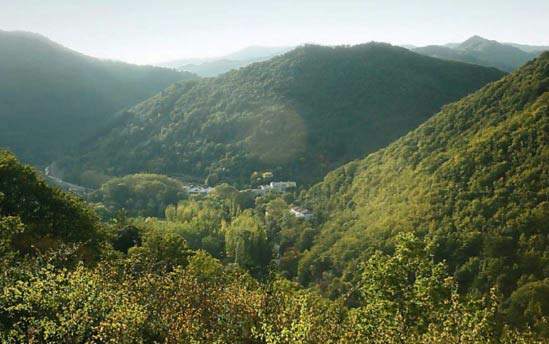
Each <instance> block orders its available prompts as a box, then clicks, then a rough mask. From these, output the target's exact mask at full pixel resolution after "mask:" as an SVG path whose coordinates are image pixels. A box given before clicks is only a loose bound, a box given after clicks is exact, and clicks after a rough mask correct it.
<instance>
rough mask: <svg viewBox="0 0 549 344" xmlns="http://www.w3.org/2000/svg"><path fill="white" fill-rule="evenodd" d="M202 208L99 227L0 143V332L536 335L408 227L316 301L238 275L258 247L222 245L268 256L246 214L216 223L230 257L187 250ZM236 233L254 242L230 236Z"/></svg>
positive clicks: (299, 339)
mask: <svg viewBox="0 0 549 344" xmlns="http://www.w3.org/2000/svg"><path fill="white" fill-rule="evenodd" d="M217 203H218V205H219V202H217ZM211 209H214V208H211ZM212 214H213V213H212V211H211V210H210V211H208V210H207V209H204V208H203V209H196V208H195V209H194V210H193V211H191V212H187V211H179V209H178V210H174V209H173V208H172V211H171V216H173V217H174V218H173V219H172V220H176V218H177V221H186V222H185V224H184V226H185V228H186V230H187V231H186V232H184V233H182V231H181V230H178V229H177V228H174V227H167V226H166V227H163V228H162V227H154V226H152V224H148V225H146V226H144V227H140V228H136V227H134V226H132V225H127V224H126V223H124V220H123V219H122V218H119V219H117V221H114V222H109V223H102V224H100V223H98V222H97V220H96V218H95V216H94V215H93V213H92V212H90V210H89V208H88V207H87V206H86V205H85V204H83V203H82V202H80V201H76V200H75V199H74V198H73V197H71V196H68V195H66V194H63V193H62V192H60V191H58V190H55V189H50V188H48V187H47V186H45V184H44V183H43V181H41V180H40V178H39V177H37V176H36V174H34V173H33V171H32V170H31V169H30V168H29V167H26V166H22V165H21V164H20V163H19V162H18V161H17V160H16V159H15V157H14V156H13V155H11V154H9V153H7V152H5V151H0V271H2V273H1V274H0V341H2V342H6V343H34V342H38V343H67V342H68V343H98V342H99V343H113V342H116V343H124V344H125V343H251V344H264V343H287V344H290V343H292V344H293V343H306V344H316V343H342V344H344V343H345V344H346V343H376V344H377V343H384V344H392V343H394V344H397V343H425V344H428V343H429V344H431V343H459V342H466V343H489V344H492V343H493V344H496V343H498V344H507V343H509V344H511V343H532V344H534V343H536V344H537V343H539V344H541V343H543V342H544V337H543V334H542V331H543V327H542V328H541V330H540V332H538V333H537V334H536V333H535V332H533V331H531V330H529V329H524V328H523V329H516V328H511V327H508V326H506V325H505V324H504V322H502V321H501V318H500V317H499V315H498V312H497V307H498V300H497V298H496V297H495V293H493V295H492V297H487V298H483V297H475V298H467V297H463V296H460V295H459V294H458V292H457V285H456V282H455V280H453V279H452V278H451V277H450V276H449V275H448V273H447V267H446V266H445V264H444V263H436V262H433V260H432V257H431V256H430V251H429V250H428V247H427V246H426V244H425V243H424V242H423V241H422V240H420V239H419V238H418V237H416V236H414V235H402V236H399V237H398V238H397V239H396V240H395V242H396V249H395V251H394V254H393V255H392V256H389V255H387V254H384V253H382V252H376V253H375V254H374V255H372V256H371V257H370V258H368V259H367V260H365V261H364V262H363V267H364V273H363V274H362V276H361V278H360V279H359V280H358V281H357V283H356V284H355V287H356V294H357V295H359V298H358V300H357V302H356V303H355V307H354V308H348V307H346V306H345V299H341V300H337V301H331V300H328V299H325V298H323V297H322V296H320V295H319V294H318V293H317V292H315V291H314V290H307V289H303V288H301V287H299V286H298V285H297V284H295V283H292V282H290V281H288V280H285V279H284V278H282V277H281V276H279V275H278V274H277V273H276V271H275V270H271V271H270V272H269V273H268V274H266V275H264V277H263V278H261V279H260V280H257V279H254V278H253V277H252V276H251V275H250V274H249V273H248V272H246V271H245V270H244V269H243V268H250V267H249V266H248V265H247V263H250V262H253V260H251V261H250V260H247V259H246V260H244V258H252V259H257V258H258V256H256V255H252V256H250V257H239V258H238V259H236V257H233V256H232V254H233V253H234V252H239V251H240V250H244V252H246V250H250V251H251V252H255V253H256V254H257V253H259V254H260V255H261V254H263V255H264V253H266V252H267V251H265V250H264V245H265V244H266V242H265V240H260V239H261V237H255V236H254V235H255V232H254V231H259V232H261V229H260V228H251V227H250V225H251V224H254V223H256V222H255V221H257V220H256V219H254V218H253V216H252V215H251V213H250V212H249V211H245V212H242V213H241V214H240V215H238V216H236V217H234V218H232V219H231V218H226V219H221V222H222V223H223V225H222V227H221V228H218V229H217V230H218V233H219V234H221V235H223V234H225V235H226V237H227V247H228V248H229V250H228V251H227V254H228V258H230V259H231V260H232V259H233V258H235V259H234V261H236V262H237V263H238V265H237V264H232V263H229V261H230V260H229V261H228V260H224V261H223V260H218V259H215V258H213V257H212V256H210V255H209V254H208V253H206V252H204V251H200V250H193V249H191V248H190V247H189V246H188V244H187V240H186V239H185V236H186V235H189V234H190V232H195V233H200V232H201V231H202V230H203V229H204V228H201V226H200V225H201V224H203V223H204V221H207V220H210V221H211V220H214V218H213V217H212V216H211V215H212ZM226 221H230V222H231V223H230V224H227V222H226ZM147 222H148V221H147V220H145V223H146V224H147ZM182 225H183V223H182ZM253 227H257V225H254V226H253ZM263 239H264V237H263ZM208 242H211V240H209V241H208ZM247 242H251V243H254V244H255V245H256V246H255V247H246V248H242V247H241V245H239V244H238V243H247ZM235 244H236V246H235ZM255 261H256V262H257V261H258V260H255ZM239 265H240V267H239ZM411 276H413V278H411ZM545 325H546V324H545ZM537 330H539V329H537Z"/></svg>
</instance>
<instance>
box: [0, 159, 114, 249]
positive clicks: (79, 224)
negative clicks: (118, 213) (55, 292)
mask: <svg viewBox="0 0 549 344" xmlns="http://www.w3.org/2000/svg"><path fill="white" fill-rule="evenodd" d="M0 194H1V195H2V197H0V221H1V223H2V234H1V238H2V241H3V242H4V243H6V242H11V243H12V246H14V247H15V248H16V249H18V250H19V251H20V252H22V253H32V254H34V253H36V252H37V251H40V252H44V251H47V250H49V249H54V248H57V247H59V246H60V245H62V244H82V247H81V249H80V257H81V258H85V259H92V258H93V257H94V256H95V255H96V254H97V252H98V249H99V245H100V242H101V240H102V239H103V234H102V231H101V228H100V225H99V221H98V219H97V217H96V216H95V214H94V213H93V212H92V211H91V209H90V208H89V207H88V206H87V205H86V204H84V202H82V201H81V200H80V199H78V198H76V197H75V196H71V195H69V194H65V193H63V192H61V191H60V190H58V189H52V188H50V187H48V186H47V185H46V184H45V183H44V181H43V180H41V179H40V178H38V177H37V176H36V174H35V173H34V171H33V170H32V169H31V168H30V167H29V166H24V165H21V164H20V163H19V162H18V161H17V159H16V158H15V157H14V156H13V155H12V154H10V153H8V152H6V151H4V150H0ZM23 229H24V230H23ZM5 245H6V244H2V247H5Z"/></svg>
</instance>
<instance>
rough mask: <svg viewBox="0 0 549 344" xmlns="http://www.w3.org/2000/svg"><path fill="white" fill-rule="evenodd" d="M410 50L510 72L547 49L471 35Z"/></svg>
mask: <svg viewBox="0 0 549 344" xmlns="http://www.w3.org/2000/svg"><path fill="white" fill-rule="evenodd" d="M411 50H413V51H415V52H417V53H420V54H424V55H428V56H432V57H437V58H442V59H446V60H452V61H461V62H467V63H473V64H478V65H482V66H488V67H496V68H498V69H500V70H502V71H506V72H511V71H513V70H515V69H517V68H518V67H520V66H522V65H523V64H525V63H526V62H528V61H530V60H532V59H533V58H535V57H536V56H538V55H539V54H540V53H542V52H543V51H545V50H547V47H543V46H528V45H521V44H515V43H499V42H497V41H492V40H488V39H485V38H482V37H480V36H473V37H471V38H469V39H468V40H466V41H465V42H463V43H449V44H446V45H429V46H426V47H420V48H412V49H411Z"/></svg>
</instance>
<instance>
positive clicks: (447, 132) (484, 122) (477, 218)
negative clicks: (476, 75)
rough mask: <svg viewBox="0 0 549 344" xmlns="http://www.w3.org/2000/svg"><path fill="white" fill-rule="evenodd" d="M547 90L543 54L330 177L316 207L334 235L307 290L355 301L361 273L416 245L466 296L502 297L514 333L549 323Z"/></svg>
mask: <svg viewBox="0 0 549 344" xmlns="http://www.w3.org/2000/svg"><path fill="white" fill-rule="evenodd" d="M548 87H549V53H544V54H543V55H542V56H541V57H540V58H538V59H536V60H535V61H533V62H530V63H528V64H527V65H525V66H524V67H522V68H521V69H520V70H518V71H517V72H515V73H513V74H511V75H509V76H507V77H505V78H504V79H502V80H500V81H498V82H495V83H492V84H490V85H488V86H486V87H484V88H483V89H481V90H480V91H478V92H476V93H474V94H472V95H470V96H468V97H466V98H464V99H462V100H460V101H458V102H456V103H453V104H450V105H447V106H445V107H444V109H443V110H442V111H441V112H440V113H438V114H437V115H435V116H433V118H431V119H430V120H429V121H427V122H426V123H425V124H423V125H421V126H420V127H419V128H418V129H416V130H414V131H412V132H410V133H409V134H408V135H406V136H404V137H403V138H401V139H399V140H397V141H396V142H395V143H393V144H391V145H390V146H388V147H387V148H385V149H382V150H380V151H378V152H376V153H374V154H371V155H369V156H367V157H366V158H364V159H362V160H359V161H355V162H351V163H349V164H347V165H344V166H343V167H341V168H339V169H337V170H335V171H334V172H331V173H329V174H328V175H327V177H326V178H325V179H324V181H323V182H321V183H319V184H317V185H315V186H314V187H313V188H312V189H311V190H310V191H309V192H308V193H307V195H306V197H305V200H306V202H307V203H308V204H309V206H311V207H313V208H314V209H315V212H316V214H317V216H318V217H319V219H320V221H321V222H323V224H322V225H321V226H320V227H321V230H320V233H319V234H318V235H317V236H316V237H315V238H314V244H313V245H312V247H311V248H310V250H306V251H304V255H303V257H302V258H301V260H300V262H299V268H298V276H299V278H300V280H301V281H302V282H303V283H305V284H306V285H318V286H321V288H323V289H324V291H325V292H326V293H328V294H331V295H337V294H339V293H341V292H345V291H349V290H352V288H353V285H354V283H356V278H357V277H359V276H360V273H359V271H358V269H357V266H358V265H357V263H358V262H360V261H363V260H364V259H365V257H368V256H369V255H370V254H371V252H372V250H375V249H381V250H383V251H385V252H392V250H393V244H394V240H395V237H396V236H397V234H398V233H403V232H405V233H416V235H418V236H420V237H422V238H424V239H423V240H424V241H425V242H426V243H427V246H428V247H429V250H430V252H431V254H432V255H433V258H434V259H435V261H438V262H442V261H445V262H446V263H447V264H448V266H449V268H450V271H451V273H452V274H453V276H454V277H455V278H456V280H457V281H458V283H459V285H460V289H461V290H462V291H471V292H472V293H475V292H480V293H486V292H488V290H489V289H490V288H491V287H497V288H498V290H499V291H501V292H502V293H503V295H505V297H506V298H507V299H506V302H505V304H504V307H503V312H504V313H505V314H506V315H507V316H508V317H509V318H510V319H511V321H512V322H515V323H523V324H524V323H525V322H528V321H532V320H531V319H534V318H535V319H538V320H539V319H541V318H542V317H543V316H545V317H547V315H548V310H549V307H548V304H547V298H546V295H547V290H548V288H549V284H548V283H549V275H548V270H547V266H548V264H549V261H548V256H547V252H549V251H548V246H547V244H548V241H547V235H548V230H549V227H548V226H549V198H548V196H549V163H548V162H549V145H548V143H549V136H548V135H549V92H548V91H549V89H548ZM526 319H530V320H526ZM530 325H533V323H532V322H530Z"/></svg>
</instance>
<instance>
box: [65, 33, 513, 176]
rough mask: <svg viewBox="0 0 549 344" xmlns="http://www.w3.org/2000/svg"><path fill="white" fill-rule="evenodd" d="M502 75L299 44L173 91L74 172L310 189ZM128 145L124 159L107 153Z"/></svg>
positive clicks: (400, 51)
mask: <svg viewBox="0 0 549 344" xmlns="http://www.w3.org/2000/svg"><path fill="white" fill-rule="evenodd" d="M501 76H503V73H501V72H499V71H497V70H495V69H490V68H485V67H479V66H473V65H467V64H461V63H456V62H448V61H442V60H437V59H433V58H429V57H425V56H422V55H419V54H415V53H413V52H410V51H409V50H407V49H404V48H399V47H393V46H391V45H388V44H381V43H369V44H364V45H358V46H353V47H335V48H334V47H322V46H314V45H309V46H304V47H301V48H298V49H295V50H293V51H291V52H289V53H286V54H284V55H282V56H279V57H276V58H274V59H272V60H269V61H266V62H261V63H256V64H253V65H251V66H248V67H245V68H243V69H242V70H239V71H233V72H230V73H227V74H225V75H223V76H221V77H218V78H215V79H203V80H200V81H193V82H187V83H181V84H177V85H174V86H173V87H171V88H169V89H167V90H165V91H164V92H162V93H161V94H159V95H157V96H156V97H153V98H151V99H149V100H148V101H146V102H143V103H141V104H139V105H137V106H136V107H134V108H132V109H131V112H133V113H134V115H133V116H129V117H130V118H129V120H128V122H126V123H125V124H123V125H122V126H120V127H117V128H113V130H112V131H111V133H110V134H107V135H105V136H104V137H103V140H100V141H99V142H98V143H97V144H96V145H93V146H90V147H88V148H87V149H86V150H85V151H84V152H82V153H84V156H83V158H82V159H79V160H78V159H76V160H75V161H73V162H70V163H68V165H69V169H71V167H70V165H72V166H79V165H80V166H82V167H80V169H81V171H82V169H83V170H86V169H93V170H97V169H99V170H103V171H107V173H108V174H113V175H119V174H126V173H135V172H139V171H147V172H155V173H165V174H173V173H174V172H177V173H184V174H189V175H196V176H201V177H202V178H206V177H208V176H209V177H211V179H210V181H211V182H212V183H216V181H217V182H219V181H230V182H234V183H236V184H238V185H246V184H247V183H248V176H249V175H251V174H252V173H253V172H254V171H258V170H272V171H273V172H274V173H275V175H276V176H277V178H281V179H287V178H296V179H297V180H298V181H300V182H302V183H308V182H310V181H312V180H315V179H316V178H319V177H320V176H321V175H323V174H324V173H325V172H327V171H328V170H329V169H331V168H333V167H334V166H336V165H338V164H340V163H341V162H342V161H348V160H351V159H353V158H356V157H358V156H360V155H361V154H364V153H365V152H371V151H373V150H374V149H377V148H380V147H383V146H384V145H385V144H387V143H388V142H390V140H393V139H395V138H397V137H399V136H400V135H401V134H403V133H405V132H406V131H407V129H408V128H411V127H415V126H416V125H418V124H419V123H421V122H423V120H424V119H426V118H428V117H429V115H430V114H431V113H433V112H435V111H436V110H438V109H439V107H440V106H442V105H443V104H445V103H447V102H448V101H451V100H456V99H458V98H459V97H461V96H463V95H465V94H466V93H468V92H471V91H473V90H476V89H477V88H478V87H480V86H481V85H484V84H485V83H487V82H489V81H494V80H496V79H498V78H499V77H501ZM395 97H396V98H397V99H398V102H395V101H394V99H395ZM132 128H133V129H132ZM391 128H392V129H391ZM359 132H360V134H359ZM364 136H366V137H367V139H365V138H363V137H364ZM130 142H131V143H130ZM127 145H130V146H131V147H130V146H127ZM123 146H126V148H125V149H124V151H125V152H126V153H122V151H121V150H120V151H118V152H115V151H113V150H112V148H111V147H119V148H121V147H123ZM136 147H139V148H138V149H139V150H140V153H139V154H137V151H136V149H137V148H136ZM107 152H108V153H107ZM128 153H129V154H128ZM130 156H131V158H129V157H130ZM176 157H177V158H176ZM128 159H130V160H131V161H130V160H128ZM159 166H161V167H159ZM306 170H309V171H308V172H306Z"/></svg>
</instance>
